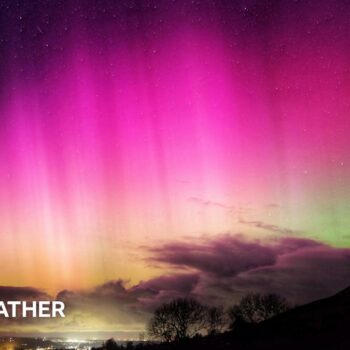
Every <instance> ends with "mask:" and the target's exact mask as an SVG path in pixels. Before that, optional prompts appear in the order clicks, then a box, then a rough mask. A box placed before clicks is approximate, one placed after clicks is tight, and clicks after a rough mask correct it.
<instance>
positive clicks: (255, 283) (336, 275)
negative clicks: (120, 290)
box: [149, 235, 350, 303]
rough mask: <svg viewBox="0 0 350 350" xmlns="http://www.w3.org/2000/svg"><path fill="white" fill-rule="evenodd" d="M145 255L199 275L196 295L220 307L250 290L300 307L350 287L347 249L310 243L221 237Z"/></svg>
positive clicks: (168, 246)
mask: <svg viewBox="0 0 350 350" xmlns="http://www.w3.org/2000/svg"><path fill="white" fill-rule="evenodd" d="M149 251H150V253H151V256H150V258H149V260H150V262H151V263H153V262H157V263H158V264H163V265H164V266H166V267H167V268H168V269H169V268H172V269H173V270H174V271H181V270H182V271H192V272H193V273H197V274H198V275H199V276H200V278H199V281H198V283H197V286H196V292H197V294H201V295H203V296H204V297H205V296H206V295H209V291H210V294H211V295H216V296H218V297H221V299H222V302H224V303H225V302H226V303H227V302H235V301H237V300H238V299H239V298H240V297H241V296H242V295H244V294H246V293H248V292H251V291H260V292H275V293H279V294H282V295H284V296H286V297H288V298H289V299H290V300H291V301H292V302H295V303H303V302H308V301H311V300H314V299H317V298H322V297H326V296H328V295H330V294H332V293H335V292H337V291H339V290H340V289H342V288H345V287H347V286H349V285H350V270H349V269H348V266H350V249H348V248H336V247H331V246H329V245H326V244H324V243H322V242H319V241H315V240H312V239H304V238H294V237H282V238H279V239H275V240H270V241H265V242H261V241H248V240H247V239H245V238H244V237H243V236H242V235H221V236H217V237H216V238H213V239H202V240H200V241H198V242H196V243H193V242H191V243H186V242H177V243H172V244H165V245H163V246H160V247H157V248H151V249H149ZM199 286H200V288H199Z"/></svg>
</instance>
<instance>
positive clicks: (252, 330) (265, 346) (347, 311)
mask: <svg viewBox="0 0 350 350" xmlns="http://www.w3.org/2000/svg"><path fill="white" fill-rule="evenodd" d="M118 348H119V347H117V348H116V349H118ZM127 348H130V349H131V348H134V349H144V350H177V349H179V350H180V349H185V350H186V349H191V350H197V349H198V350H205V349H214V350H221V349H222V350H226V349H227V350H228V349H233V350H243V349H245V350H258V349H259V350H275V349H276V350H277V349H278V350H281V349H283V350H289V349H293V350H303V349H310V350H314V349H315V350H317V349H321V350H323V349H324V350H349V349H350V288H348V289H346V290H344V291H342V292H340V293H338V294H336V295H334V296H332V297H330V298H327V299H322V300H319V301H316V302H313V303H310V304H306V305H303V306H300V307H297V308H295V309H293V310H290V311H288V312H286V313H284V314H281V315H279V316H276V317H274V318H272V319H270V320H267V321H264V322H262V323H260V324H258V325H255V326H252V325H238V326H237V328H236V329H235V331H234V332H227V333H224V334H218V335H215V336H207V337H196V338H193V339H188V340H185V341H182V342H174V343H167V344H164V343H163V344H150V343H143V344H138V345H135V346H132V345H131V344H130V345H129V346H127ZM116 349H106V350H116Z"/></svg>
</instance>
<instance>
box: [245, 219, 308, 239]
mask: <svg viewBox="0 0 350 350" xmlns="http://www.w3.org/2000/svg"><path fill="white" fill-rule="evenodd" d="M239 223H241V224H246V225H251V226H255V227H257V228H261V229H263V230H268V231H272V232H277V233H282V234H284V235H293V234H298V233H301V232H300V231H297V230H292V229H290V228H286V227H281V226H277V225H273V224H268V223H265V222H263V221H259V220H244V219H240V220H239Z"/></svg>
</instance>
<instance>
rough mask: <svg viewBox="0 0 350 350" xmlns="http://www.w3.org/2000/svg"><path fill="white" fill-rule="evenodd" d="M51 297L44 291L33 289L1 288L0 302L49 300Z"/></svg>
mask: <svg viewBox="0 0 350 350" xmlns="http://www.w3.org/2000/svg"><path fill="white" fill-rule="evenodd" d="M49 299H50V296H49V295H48V294H47V293H45V292H44V291H42V290H40V289H36V288H32V287H11V286H0V300H2V301H9V300H26V301H30V300H49Z"/></svg>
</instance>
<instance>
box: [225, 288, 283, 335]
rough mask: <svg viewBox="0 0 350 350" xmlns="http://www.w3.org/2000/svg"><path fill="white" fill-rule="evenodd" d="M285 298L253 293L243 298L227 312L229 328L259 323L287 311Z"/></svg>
mask: <svg viewBox="0 0 350 350" xmlns="http://www.w3.org/2000/svg"><path fill="white" fill-rule="evenodd" d="M288 308H289V307H288V303H287V301H286V299H285V298H283V297H281V296H280V295H277V294H259V293H253V294H248V295H246V296H244V297H243V298H242V299H241V301H240V303H239V304H238V305H234V306H232V307H231V308H230V309H229V311H228V316H229V319H230V322H231V324H230V326H231V328H234V324H235V323H236V322H239V323H244V322H245V323H259V322H261V321H264V320H267V319H269V318H271V317H273V316H276V315H278V314H280V313H282V312H285V311H287V310H288Z"/></svg>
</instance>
